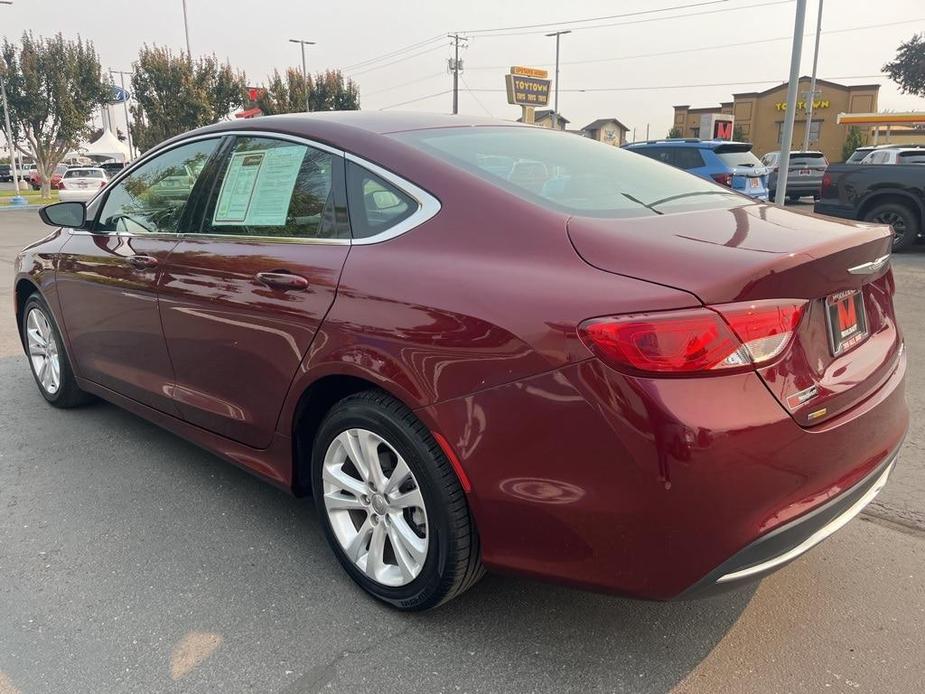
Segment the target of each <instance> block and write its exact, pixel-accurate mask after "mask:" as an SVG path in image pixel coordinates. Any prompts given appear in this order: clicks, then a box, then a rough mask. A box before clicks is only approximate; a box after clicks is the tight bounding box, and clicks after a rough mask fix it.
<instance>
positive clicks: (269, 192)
mask: <svg viewBox="0 0 925 694" xmlns="http://www.w3.org/2000/svg"><path fill="white" fill-rule="evenodd" d="M342 165H343V163H342V159H341V158H340V157H339V156H337V155H335V154H331V153H329V152H324V151H322V150H320V149H315V148H314V147H308V146H306V145H303V144H299V143H296V142H291V141H289V140H276V139H272V138H266V137H239V138H237V139H236V140H235V143H234V147H233V148H232V150H231V152H230V154H229V155H228V156H227V157H226V158H225V159H224V161H223V162H222V167H221V168H222V171H221V173H220V175H219V177H218V180H217V181H216V183H215V186H214V188H213V191H212V195H211V199H210V203H209V206H208V209H207V210H206V218H205V222H204V224H203V228H202V233H205V234H222V235H231V236H256V237H274V238H303V239H332V238H339V237H340V236H341V235H343V236H346V230H344V232H342V233H341V232H338V229H339V228H340V226H339V225H338V224H337V220H336V212H335V210H336V204H335V187H334V181H335V170H336V171H342V169H341V168H340V167H341V166H342Z"/></svg>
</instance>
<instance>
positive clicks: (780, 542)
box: [678, 453, 897, 600]
mask: <svg viewBox="0 0 925 694" xmlns="http://www.w3.org/2000/svg"><path fill="white" fill-rule="evenodd" d="M896 460H897V454H896V453H894V454H893V455H892V456H891V457H890V458H888V459H887V460H886V461H885V462H883V463H882V464H881V465H880V466H879V467H878V468H877V469H875V470H874V471H873V472H872V473H871V474H869V475H868V476H867V477H866V478H864V479H863V480H861V482H859V483H858V484H856V485H855V486H854V487H852V488H851V489H849V490H848V491H846V492H844V493H843V494H841V495H840V496H838V497H836V498H834V499H832V500H831V501H829V502H828V503H825V504H822V505H821V506H818V507H817V508H815V509H813V510H812V511H810V512H809V513H806V514H805V515H803V516H801V517H800V518H797V519H796V520H794V521H792V522H790V523H787V524H786V525H783V526H781V527H779V528H777V529H776V530H774V531H773V532H770V533H768V534H767V535H763V536H762V537H760V538H758V539H757V540H755V541H754V542H752V543H751V544H749V545H748V546H747V547H745V548H744V549H742V550H739V551H738V552H736V553H735V554H734V555H733V556H731V557H730V558H729V559H727V560H726V561H724V562H723V563H722V564H720V565H719V566H717V567H716V568H715V569H714V570H713V571H711V572H710V573H709V574H707V575H706V576H704V577H703V578H702V579H701V580H700V581H698V582H697V583H695V584H694V585H693V586H691V587H690V588H688V589H687V590H686V591H684V593H682V594H681V595H680V596H678V599H681V600H688V599H693V598H700V597H707V596H709V595H713V594H715V593H718V592H723V591H725V590H729V589H732V588H735V587H737V586H739V585H741V584H743V583H750V582H752V581H756V580H759V579H761V578H763V577H764V576H767V575H768V574H770V573H773V572H774V571H777V570H778V569H780V568H781V567H783V566H785V565H786V564H789V563H790V562H791V561H793V560H794V559H797V558H798V557H800V556H802V555H803V554H804V553H806V552H808V551H809V550H811V549H812V548H813V547H815V546H816V545H818V544H819V543H820V542H822V541H823V540H825V539H826V538H827V537H829V536H830V535H832V534H834V533H835V532H836V531H838V530H840V529H841V528H842V527H844V526H845V525H846V524H847V523H848V521H850V520H851V519H852V518H854V517H855V516H857V515H858V514H859V513H860V512H861V511H863V510H864V508H865V507H866V506H867V505H868V504H869V503H870V502H871V501H873V500H874V498H875V497H876V496H877V495H878V494H879V493H880V491H881V490H882V489H883V488H884V487H885V486H886V483H887V480H888V478H889V476H890V473H891V472H892V471H893V468H894V467H895V465H896Z"/></svg>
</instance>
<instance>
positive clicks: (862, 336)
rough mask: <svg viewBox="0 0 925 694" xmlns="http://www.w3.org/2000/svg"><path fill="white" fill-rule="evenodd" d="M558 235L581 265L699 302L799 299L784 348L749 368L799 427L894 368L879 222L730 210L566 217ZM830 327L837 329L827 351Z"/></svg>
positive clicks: (886, 242) (764, 208)
mask: <svg viewBox="0 0 925 694" xmlns="http://www.w3.org/2000/svg"><path fill="white" fill-rule="evenodd" d="M568 231H569V236H570V238H571V240H572V244H573V245H574V247H575V249H576V251H577V252H578V254H579V255H580V256H581V257H582V258H584V260H585V261H586V262H588V263H589V264H591V265H593V266H595V267H597V268H599V269H601V270H605V271H607V272H614V273H617V274H621V275H627V276H631V277H635V278H638V279H643V280H647V281H650V282H657V283H659V284H663V285H666V286H670V287H674V288H677V289H683V290H685V291H688V292H691V293H692V294H694V295H696V296H697V297H698V298H699V299H700V300H701V301H702V302H703V303H704V304H706V305H714V304H724V303H731V302H742V301H751V300H762V299H804V300H806V301H807V306H806V311H805V315H804V317H803V320H802V321H801V322H800V325H799V327H798V329H797V331H796V335H795V336H794V339H793V342H792V343H791V345H790V347H789V349H788V350H787V352H786V353H785V354H784V355H783V356H782V357H781V358H780V359H778V360H777V361H775V362H774V363H773V364H771V365H770V366H766V367H762V368H760V369H759V370H758V373H759V374H760V375H761V377H762V379H763V380H764V381H765V383H766V385H767V386H768V388H769V389H770V390H771V392H772V393H773V394H774V395H775V397H777V399H778V400H779V401H780V402H781V405H782V406H783V407H784V408H785V409H786V410H787V411H788V412H790V413H791V414H792V415H793V417H794V419H796V420H797V421H798V422H799V423H800V424H802V425H804V426H811V425H814V424H818V423H820V422H823V421H825V420H826V419H829V418H831V417H833V416H836V415H837V414H839V413H840V412H843V411H845V410H846V409H848V408H850V407H851V406H853V405H854V404H856V403H858V402H860V401H861V400H863V399H864V398H865V397H867V396H868V395H869V394H870V393H872V392H873V391H874V390H876V389H877V388H879V386H880V385H881V384H882V383H883V382H884V381H885V380H886V379H887V378H888V377H889V375H890V373H892V371H893V369H894V368H895V365H896V364H897V363H898V357H899V353H900V349H901V339H900V335H899V331H898V328H897V326H896V319H895V313H894V310H893V301H892V294H893V291H894V285H893V279H892V274H891V272H890V269H889V263H888V262H887V261H885V260H884V261H883V262H881V263H880V264H879V265H877V264H871V263H875V261H877V260H878V259H883V258H885V257H887V258H888V256H889V253H890V243H891V239H890V231H889V228H888V227H885V226H880V225H871V224H856V223H852V224H847V223H840V222H836V221H833V220H826V219H821V218H817V217H812V216H809V215H803V214H798V213H794V212H791V211H787V210H783V209H781V208H778V207H774V206H770V205H742V206H737V207H733V208H731V209H713V210H702V211H694V212H689V213H687V214H683V215H682V214H671V215H663V216H659V217H645V218H637V219H599V218H593V219H592V218H586V217H573V218H572V219H570V220H569V223H568ZM852 269H854V270H853V271H852ZM855 293H859V294H860V297H861V298H860V299H858V298H857V297H856V296H855ZM852 308H853V309H854V311H855V313H854V314H852V312H851V310H852ZM839 311H841V313H839ZM852 315H853V316H854V318H855V319H856V321H855V323H854V324H849V323H850V319H851V317H852ZM833 316H834V318H833ZM839 321H841V323H840V322H839ZM835 330H838V331H839V332H838V334H841V333H845V334H844V335H843V336H842V338H841V342H840V344H838V345H834V346H833V335H835V334H836V333H835V332H834V331H835Z"/></svg>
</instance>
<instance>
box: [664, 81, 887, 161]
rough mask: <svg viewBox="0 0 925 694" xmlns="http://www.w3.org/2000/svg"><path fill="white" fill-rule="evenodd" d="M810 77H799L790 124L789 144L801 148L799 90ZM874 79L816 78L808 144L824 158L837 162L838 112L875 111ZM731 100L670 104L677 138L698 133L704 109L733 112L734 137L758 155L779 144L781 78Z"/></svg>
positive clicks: (844, 130) (842, 133) (842, 132)
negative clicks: (750, 145)
mask: <svg viewBox="0 0 925 694" xmlns="http://www.w3.org/2000/svg"><path fill="white" fill-rule="evenodd" d="M809 85H810V78H809V77H801V78H800V87H799V90H798V92H797V93H798V95H799V99H798V102H799V103H798V106H797V114H796V122H795V123H794V128H793V142H792V144H791V148H792V149H801V148H802V147H803V135H804V132H805V127H806V111H805V110H804V97H803V95H804V94H806V93H808V92H809ZM879 91H880V85H879V84H862V85H854V86H849V85H845V84H838V83H837V82H830V81H829V80H823V79H817V80H816V98H815V101H814V105H813V120H812V125H811V127H810V137H809V146H810V149H818V150H822V152H823V153H824V154H825V156H826V158H827V159H828V160H829V161H840V160H841V158H842V157H841V154H842V145H843V144H844V142H845V137H846V136H847V134H848V126H846V125H838V124H837V123H836V122H835V119H836V117H837V116H838V114H839V113H870V112H873V111H876V110H877V95H878V93H879ZM732 98H733V100H732V101H730V102H726V103H722V104H720V105H719V106H718V107H712V108H691V107H690V106H675V107H674V126H675V127H676V128H678V129H679V130H680V131H681V136H682V137H699V136H700V132H699V127H700V117H701V116H702V115H704V114H711V113H725V114H732V115H733V116H734V117H735V133H736V137H737V138H739V139H742V140H746V141H748V142H752V143H753V144H754V145H755V146H754V152H755V154H757V155H758V156H759V157H760V156H762V155H764V154H766V153H768V152H773V151H776V150H778V149H780V138H781V133H782V131H783V123H784V113H785V112H786V102H787V83H786V82H784V83H782V84H779V85H778V86H776V87H772V88H771V89H767V90H765V91H763V92H742V93H739V94H733V95H732Z"/></svg>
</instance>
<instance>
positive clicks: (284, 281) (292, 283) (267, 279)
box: [255, 272, 308, 291]
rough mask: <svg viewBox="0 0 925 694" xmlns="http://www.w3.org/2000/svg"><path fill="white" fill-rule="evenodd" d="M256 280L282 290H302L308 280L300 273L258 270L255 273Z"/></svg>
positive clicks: (305, 287)
mask: <svg viewBox="0 0 925 694" xmlns="http://www.w3.org/2000/svg"><path fill="white" fill-rule="evenodd" d="M255 277H256V279H257V281H258V282H261V283H262V284H265V285H267V286H268V287H272V288H273V289H282V290H283V291H288V290H294V291H304V290H306V289H308V280H307V279H305V278H304V277H302V276H301V275H293V274H292V273H291V272H258V273H257V274H256V275H255Z"/></svg>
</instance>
